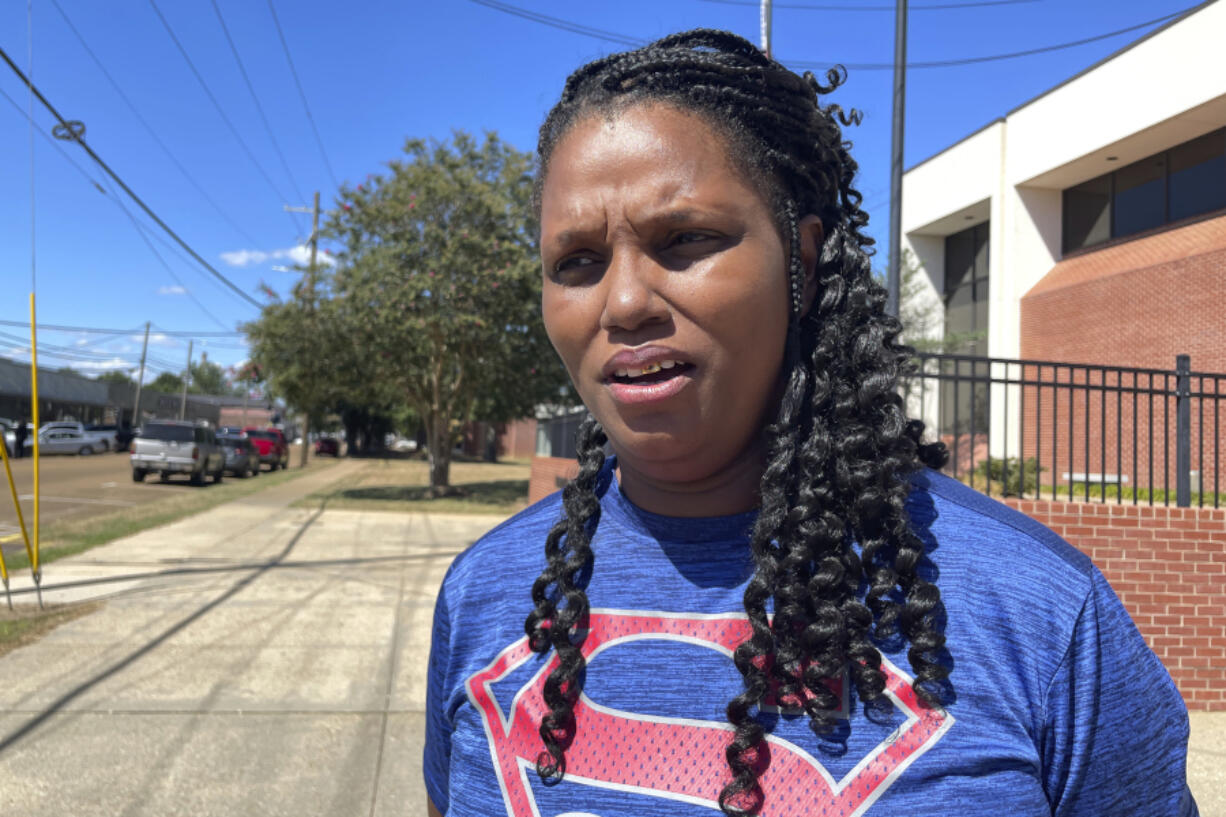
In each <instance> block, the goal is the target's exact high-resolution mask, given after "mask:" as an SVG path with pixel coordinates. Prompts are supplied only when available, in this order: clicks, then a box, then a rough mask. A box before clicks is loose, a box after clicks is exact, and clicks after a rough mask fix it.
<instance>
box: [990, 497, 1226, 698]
mask: <svg viewBox="0 0 1226 817" xmlns="http://www.w3.org/2000/svg"><path fill="white" fill-rule="evenodd" d="M1006 503H1007V504H1009V505H1010V506H1012V507H1014V508H1016V509H1017V510H1019V511H1021V512H1022V513H1024V514H1026V515H1027V516H1029V517H1031V518H1032V519H1034V520H1036V521H1038V522H1040V523H1042V524H1044V525H1046V526H1047V527H1049V528H1051V529H1052V530H1053V531H1055V532H1056V533H1057V534H1059V535H1060V536H1062V537H1063V538H1064V539H1066V540H1067V541H1068V542H1069V543H1070V544H1072V545H1073V546H1074V547H1076V548H1078V549H1079V550H1081V552H1082V553H1085V554H1086V555H1087V556H1089V557H1090V559H1092V560H1093V561H1094V564H1095V565H1097V566H1098V569H1099V570H1101V571H1102V572H1103V575H1104V576H1106V577H1107V581H1109V582H1110V583H1111V587H1112V588H1113V589H1114V590H1115V592H1116V593H1117V594H1119V597H1120V599H1121V600H1122V601H1123V602H1124V606H1125V607H1126V608H1127V609H1128V612H1129V614H1130V615H1131V616H1132V620H1133V621H1134V622H1136V625H1137V628H1138V629H1139V630H1140V631H1141V634H1142V635H1143V636H1145V641H1146V643H1148V644H1149V646H1150V647H1151V648H1152V649H1153V651H1154V652H1155V653H1157V655H1158V657H1159V658H1160V659H1162V663H1163V664H1165V665H1166V668H1167V670H1168V671H1169V672H1170V673H1171V677H1172V678H1174V679H1175V683H1176V685H1178V687H1179V691H1180V692H1181V693H1183V698H1184V701H1186V702H1187V704H1188V708H1189V709H1198V710H1207V711H1226V508H1220V509H1216V510H1215V509H1212V508H1163V507H1152V508H1151V507H1148V506H1145V505H1138V506H1133V505H1113V504H1097V503H1093V502H1052V501H1047V500H1025V499H1023V500H1018V499H1009V500H1006Z"/></svg>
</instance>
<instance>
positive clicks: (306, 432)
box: [285, 190, 319, 468]
mask: <svg viewBox="0 0 1226 817" xmlns="http://www.w3.org/2000/svg"><path fill="white" fill-rule="evenodd" d="M285 209H286V210H287V211H288V212H291V213H310V214H311V238H310V239H309V240H310V244H311V261H310V263H309V264H308V265H307V272H306V285H307V287H306V288H307V292H306V295H307V308H308V309H310V310H311V311H312V312H314V310H315V262H316V259H317V258H318V254H319V191H318V190H316V191H315V201H314V203H313V204H312V205H311V207H310V208H307V207H289V206H286V208H285ZM310 447H311V415H310V413H309V412H308V413H306V414H304V415H303V422H302V457H301V458H300V459H299V461H298V462H299V467H300V468H306V464H307V456H308V453H307V452H308V450H309V449H310Z"/></svg>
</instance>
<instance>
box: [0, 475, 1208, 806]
mask: <svg viewBox="0 0 1226 817" xmlns="http://www.w3.org/2000/svg"><path fill="white" fill-rule="evenodd" d="M361 467H362V466H361V464H360V463H353V462H343V463H341V464H339V465H337V466H336V467H334V468H329V469H327V470H326V471H321V472H320V473H318V474H310V475H307V476H304V477H303V478H301V479H298V480H295V481H293V482H290V483H287V484H285V485H281V486H277V487H275V488H270V489H267V490H265V491H261V492H259V493H257V494H254V495H252V496H249V497H246V498H244V499H241V500H238V501H236V502H233V503H230V504H228V505H225V506H222V507H219V508H216V509H213V510H211V511H207V512H205V513H203V514H201V515H198V516H196V517H192V518H191V519H187V520H183V521H181V522H178V523H175V524H174V525H170V526H167V527H164V528H159V529H157V530H152V531H147V532H145V533H142V534H139V535H136V536H132V537H130V538H127V539H124V540H120V541H118V542H115V543H112V544H110V545H107V546H105V547H102V548H97V549H94V550H92V551H89V552H88V553H86V554H83V555H81V556H79V557H75V558H73V559H67V560H63V561H58V562H55V563H53V564H51V565H49V566H48V567H47V569H46V578H45V580H44V582H45V585H47V586H48V587H51V586H53V585H57V584H63V583H65V582H90V579H91V577H93V578H107V579H116V578H117V577H127V578H121V580H119V581H106V582H104V583H92V582H90V583H79V584H75V585H74V586H72V587H69V588H67V589H64V590H50V589H49V590H48V591H47V593H46V598H47V600H48V601H49V602H55V601H65V600H83V599H86V598H93V599H100V600H102V601H103V602H104V603H103V606H102V607H101V609H100V610H99V611H97V612H95V613H93V614H91V615H87V616H85V617H83V618H80V619H77V620H75V621H72V622H69V623H67V624H64V625H63V626H61V627H60V628H58V629H56V630H55V631H53V632H51V633H50V634H48V635H47V636H46V637H44V638H43V639H42V640H41V641H39V642H38V643H36V644H33V645H31V646H28V647H25V648H22V649H19V650H17V651H15V652H13V653H11V654H10V655H8V656H5V657H4V658H2V659H0V810H2V811H3V812H4V814H13V815H22V816H23V817H52V815H54V817H63V815H72V817H92V815H98V817H102V816H103V815H105V817H116V816H117V815H123V816H124V817H140V816H143V815H149V817H153V816H154V815H157V817H165V816H166V815H191V817H208V816H209V815H218V816H219V817H221V816H222V815H224V817H235V815H261V817H265V816H268V817H271V816H272V815H287V817H290V816H292V817H311V816H312V815H337V816H338V817H348V816H349V815H370V816H371V817H374V816H375V815H388V817H390V815H398V816H399V815H403V814H422V813H424V800H425V792H424V788H423V785H422V781H421V770H420V769H421V741H422V734H423V731H424V727H423V710H424V704H425V670H426V659H427V655H428V649H429V638H430V628H431V614H432V611H433V604H434V595H435V592H436V590H437V587H438V584H439V582H440V581H441V580H442V576H443V572H444V571H445V570H446V567H447V565H448V564H449V563H450V561H451V559H452V558H453V557H454V556H455V554H456V553H458V552H459V551H460V550H462V549H463V548H464V547H466V546H467V545H468V544H469V543H471V542H472V541H474V540H475V539H476V538H477V537H479V536H480V535H481V534H482V533H484V532H485V530H487V529H488V528H490V527H492V526H493V525H495V524H497V522H498V521H500V520H499V519H498V518H497V517H492V516H491V517H472V516H468V517H464V516H443V515H417V514H412V515H410V514H389V513H368V512H355V511H324V512H323V513H322V514H321V513H317V512H314V511H310V510H305V509H297V508H291V507H290V505H291V504H292V503H293V501H294V500H295V499H297V498H298V497H300V496H304V495H306V494H308V493H310V492H312V491H316V490H319V489H320V488H322V487H324V486H325V485H327V484H329V483H331V482H334V481H337V480H340V479H343V478H345V477H346V476H348V475H349V474H351V473H353V472H354V471H356V470H357V469H359V468H361ZM155 571H160V572H161V575H157V576H150V575H148V574H150V573H152V572H155ZM167 571H169V572H167ZM135 574H144V575H135ZM525 592H526V591H525ZM18 598H19V599H22V600H24V601H25V602H26V603H30V602H32V600H33V597H32V596H30V595H25V596H19V597H18ZM1192 724H1193V736H1192V746H1191V751H1190V752H1189V773H1190V778H1191V783H1192V787H1193V792H1194V793H1195V794H1196V797H1197V801H1198V803H1199V805H1200V811H1201V814H1202V815H1205V817H1226V713H1215V714H1212V715H1210V714H1206V713H1193V717H1192Z"/></svg>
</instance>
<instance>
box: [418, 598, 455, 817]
mask: <svg viewBox="0 0 1226 817" xmlns="http://www.w3.org/2000/svg"><path fill="white" fill-rule="evenodd" d="M450 665H451V615H450V612H449V609H448V606H447V585H446V583H445V582H444V584H443V587H442V589H440V590H439V594H438V601H437V602H436V603H435V605H434V629H433V632H432V634H431V638H430V664H429V668H428V670H427V675H426V749H425V758H424V761H423V767H424V773H425V780H426V793H427V794H428V795H429V796H430V802H432V803H434V805H435V807H436V808H437V809H438V810H439V812H440V813H441V814H446V813H447V808H448V804H449V802H450V768H451V733H452V729H453V726H452V723H451V717H450V715H449V714H448V712H447V701H448V699H449V698H450V696H451V674H452V673H451V672H450Z"/></svg>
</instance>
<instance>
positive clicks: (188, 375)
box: [179, 340, 194, 420]
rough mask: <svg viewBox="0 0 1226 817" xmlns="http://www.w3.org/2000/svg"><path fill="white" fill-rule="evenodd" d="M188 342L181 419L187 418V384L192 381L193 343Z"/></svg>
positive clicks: (180, 400) (180, 399) (180, 406)
mask: <svg viewBox="0 0 1226 817" xmlns="http://www.w3.org/2000/svg"><path fill="white" fill-rule="evenodd" d="M193 342H194V341H190V340H189V341H188V342H187V371H186V372H184V373H183V396H182V397H181V398H179V419H180V420H182V419H184V418H185V417H186V416H187V384H188V381H190V380H191V379H192V343H193Z"/></svg>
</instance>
